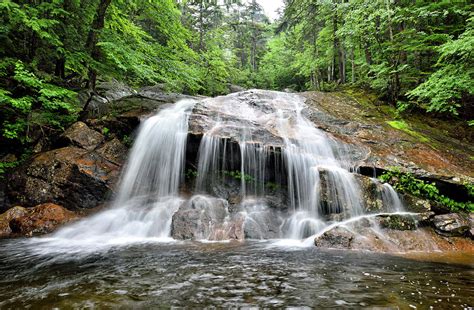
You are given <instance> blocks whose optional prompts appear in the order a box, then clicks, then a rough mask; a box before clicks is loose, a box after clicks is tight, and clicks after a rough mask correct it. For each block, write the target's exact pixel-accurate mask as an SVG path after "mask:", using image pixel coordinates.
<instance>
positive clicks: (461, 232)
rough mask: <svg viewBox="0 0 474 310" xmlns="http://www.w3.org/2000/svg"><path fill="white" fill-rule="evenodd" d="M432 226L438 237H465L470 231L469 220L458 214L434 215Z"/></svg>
mask: <svg viewBox="0 0 474 310" xmlns="http://www.w3.org/2000/svg"><path fill="white" fill-rule="evenodd" d="M433 225H434V227H435V230H436V232H437V233H439V234H440V235H445V236H465V235H467V234H468V233H469V230H470V229H471V225H470V221H469V218H468V217H467V216H466V215H463V214H460V213H450V214H442V215H436V216H435V217H433Z"/></svg>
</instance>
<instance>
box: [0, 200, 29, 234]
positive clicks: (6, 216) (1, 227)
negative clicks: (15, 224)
mask: <svg viewBox="0 0 474 310" xmlns="http://www.w3.org/2000/svg"><path fill="white" fill-rule="evenodd" d="M27 213H28V210H27V209H25V208H23V207H20V206H16V207H13V208H11V209H9V210H7V211H6V212H5V213H2V214H0V238H3V237H8V236H10V234H11V233H12V230H11V228H10V221H11V220H12V219H15V218H20V217H22V216H24V215H25V214H27Z"/></svg>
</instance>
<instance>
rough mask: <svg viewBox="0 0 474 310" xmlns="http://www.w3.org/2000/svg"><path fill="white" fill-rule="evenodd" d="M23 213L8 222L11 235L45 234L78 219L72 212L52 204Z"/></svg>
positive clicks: (39, 206)
mask: <svg viewBox="0 0 474 310" xmlns="http://www.w3.org/2000/svg"><path fill="white" fill-rule="evenodd" d="M25 211H26V212H24V213H22V214H20V215H19V216H15V217H13V218H12V219H11V220H10V223H9V225H10V229H11V231H12V234H16V235H22V236H32V235H37V234H46V233H50V232H52V231H53V230H55V229H56V228H57V227H58V226H60V225H63V224H65V223H67V222H70V221H72V220H75V219H77V218H78V217H77V215H76V214H75V213H74V212H71V211H69V210H67V209H65V208H63V207H61V206H59V205H56V204H53V203H45V204H41V205H38V206H36V207H34V208H30V209H25Z"/></svg>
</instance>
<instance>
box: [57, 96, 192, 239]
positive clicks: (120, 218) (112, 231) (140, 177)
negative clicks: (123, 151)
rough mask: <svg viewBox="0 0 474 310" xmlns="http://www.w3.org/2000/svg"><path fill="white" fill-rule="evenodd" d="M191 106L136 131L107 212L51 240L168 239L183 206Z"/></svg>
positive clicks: (152, 120)
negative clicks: (181, 186) (182, 185)
mask: <svg viewBox="0 0 474 310" xmlns="http://www.w3.org/2000/svg"><path fill="white" fill-rule="evenodd" d="M194 104H195V101H193V100H183V101H180V102H178V103H176V104H175V105H173V106H170V107H167V108H165V109H163V110H161V111H160V112H159V113H158V114H156V115H155V116H152V117H150V118H148V119H147V120H146V121H145V122H144V123H143V124H142V126H141V127H140V129H139V134H138V136H137V139H136V141H135V143H134V146H133V148H132V150H131V153H130V157H129V160H128V164H127V166H126V167H125V171H124V174H123V178H122V180H121V182H120V186H119V191H118V195H117V197H116V199H115V200H114V201H113V205H112V208H110V209H108V210H106V211H104V212H100V213H98V214H96V215H94V216H92V217H91V218H88V219H85V220H83V221H80V222H78V223H76V224H73V225H71V226H68V227H65V228H63V229H61V230H59V231H58V232H57V233H56V234H54V236H53V237H54V238H57V239H64V240H71V239H74V240H75V241H79V242H81V241H83V242H84V243H91V242H99V243H100V242H106V243H121V242H128V241H137V240H138V241H139V240H143V239H146V238H158V239H160V240H167V239H169V237H170V227H171V220H172V216H173V214H174V213H175V212H176V211H177V210H178V208H179V206H180V205H181V204H182V203H183V202H184V200H183V199H182V198H180V197H179V195H178V191H179V186H180V184H181V183H182V181H183V177H184V162H185V154H186V141H187V134H188V119H189V115H190V113H191V110H192V107H193V105H194Z"/></svg>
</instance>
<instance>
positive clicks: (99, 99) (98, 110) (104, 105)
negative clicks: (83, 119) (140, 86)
mask: <svg viewBox="0 0 474 310" xmlns="http://www.w3.org/2000/svg"><path fill="white" fill-rule="evenodd" d="M96 91H97V93H94V94H91V92H90V91H87V90H84V91H81V92H79V94H78V97H79V101H80V102H81V104H82V106H84V105H85V104H86V103H87V102H88V101H89V103H88V106H87V111H88V114H89V116H96V117H99V116H102V115H104V114H106V113H108V112H109V111H110V108H111V106H112V105H113V104H114V102H116V101H118V100H120V99H122V98H126V97H129V96H132V95H134V94H135V93H136V92H135V91H134V90H133V89H131V88H130V87H128V86H127V85H125V84H123V83H120V82H118V81H115V80H114V81H110V82H100V83H98V84H97V86H96ZM91 96H92V98H91Z"/></svg>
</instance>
